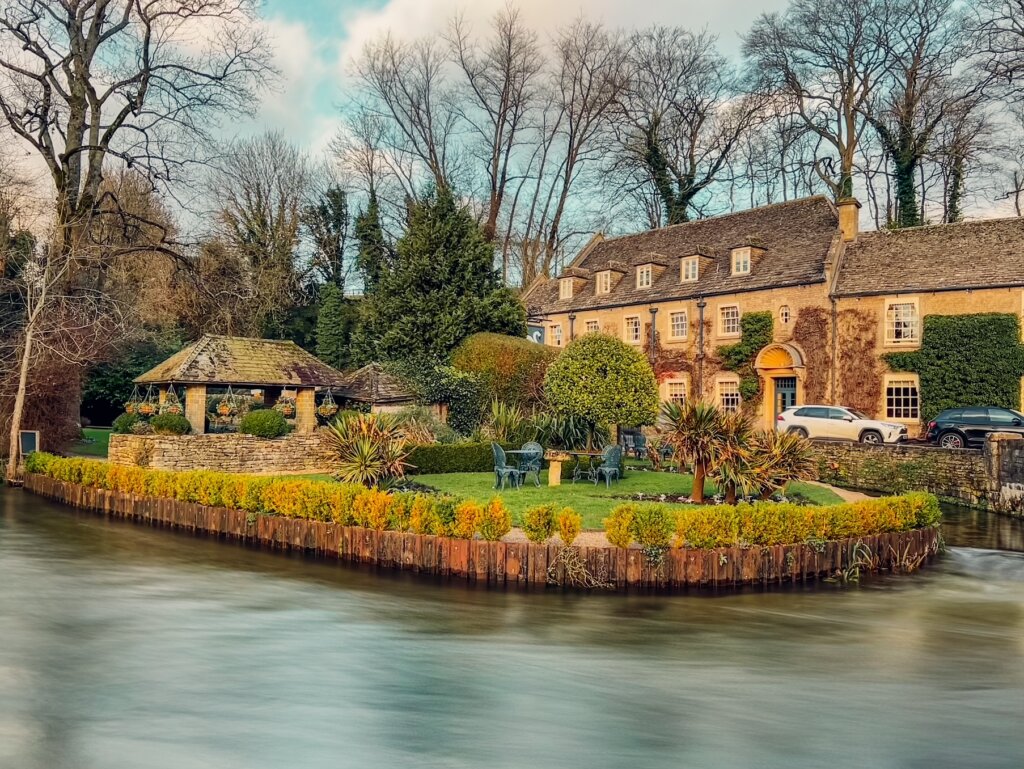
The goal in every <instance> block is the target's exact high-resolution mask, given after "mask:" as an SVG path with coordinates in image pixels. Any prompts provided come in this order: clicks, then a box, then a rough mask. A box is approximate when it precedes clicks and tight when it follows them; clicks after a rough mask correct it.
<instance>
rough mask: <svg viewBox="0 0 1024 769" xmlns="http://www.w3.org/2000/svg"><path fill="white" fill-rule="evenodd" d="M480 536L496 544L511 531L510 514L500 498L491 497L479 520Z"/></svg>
mask: <svg viewBox="0 0 1024 769" xmlns="http://www.w3.org/2000/svg"><path fill="white" fill-rule="evenodd" d="M479 529H480V536H481V537H483V538H484V539H486V540H487V541H488V542H497V541H498V540H499V539H501V538H502V537H504V536H505V535H506V534H508V533H509V532H510V531H511V530H512V513H510V512H509V510H508V508H507V507H506V506H505V503H504V502H502V501H501V497H493V498H492V499H491V501H490V502H488V503H487V506H486V507H485V508H484V510H483V516H482V517H481V519H480V527H479Z"/></svg>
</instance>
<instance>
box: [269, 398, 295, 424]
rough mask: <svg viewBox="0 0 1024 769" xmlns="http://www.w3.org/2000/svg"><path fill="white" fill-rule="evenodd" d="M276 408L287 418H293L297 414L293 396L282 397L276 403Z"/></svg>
mask: <svg viewBox="0 0 1024 769" xmlns="http://www.w3.org/2000/svg"><path fill="white" fill-rule="evenodd" d="M274 410H275V411H280V412H281V414H282V416H284V418H285V419H291V418H292V417H294V416H295V401H294V400H293V399H291V398H280V399H278V401H277V403H275V404H274Z"/></svg>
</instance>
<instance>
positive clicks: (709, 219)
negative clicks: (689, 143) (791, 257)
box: [604, 194, 829, 243]
mask: <svg viewBox="0 0 1024 769" xmlns="http://www.w3.org/2000/svg"><path fill="white" fill-rule="evenodd" d="M812 200H822V201H824V202H826V203H828V202H829V200H828V198H827V197H825V196H824V195H820V194H819V195H807V196H806V197H802V198H794V199H793V200H780V201H779V202H778V203H766V204H765V205H763V206H755V207H754V208H744V209H743V210H742V211H727V212H725V213H724V214H715V215H714V216H705V217H704V218H703V219H692V220H690V221H688V222H679V223H678V224H667V225H665V226H664V227H652V228H649V229H646V230H640V231H639V232H630V233H626V234H624V235H612V236H608V235H605V237H604V242H605V243H607V242H609V241H614V240H622V239H623V238H635V237H637V236H639V235H647V234H649V233H652V232H665V231H666V230H674V229H676V228H678V227H686V226H688V225H693V224H698V223H700V222H714V221H721V220H722V219H728V218H730V217H733V216H744V215H746V214H751V213H754V212H759V211H764V210H766V209H769V208H779V207H781V206H794V205H797V204H798V203H809V202H811V201H812Z"/></svg>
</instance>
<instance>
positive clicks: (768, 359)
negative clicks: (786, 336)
mask: <svg viewBox="0 0 1024 769" xmlns="http://www.w3.org/2000/svg"><path fill="white" fill-rule="evenodd" d="M804 360H805V358H804V352H803V350H801V349H800V347H799V346H798V345H795V344H793V343H791V342H783V343H775V344H770V345H768V346H767V347H765V348H764V349H762V350H761V352H759V353H758V355H757V359H756V360H755V361H754V368H755V369H756V370H757V374H758V376H760V377H761V379H762V382H763V390H764V400H763V402H762V403H763V412H764V414H763V418H764V428H765V429H766V430H773V429H775V418H776V417H777V416H778V415H779V413H780V412H781V411H782V410H783V409H785V408H788V407H789V406H798V405H800V404H802V403H803V402H804V375H805V364H804Z"/></svg>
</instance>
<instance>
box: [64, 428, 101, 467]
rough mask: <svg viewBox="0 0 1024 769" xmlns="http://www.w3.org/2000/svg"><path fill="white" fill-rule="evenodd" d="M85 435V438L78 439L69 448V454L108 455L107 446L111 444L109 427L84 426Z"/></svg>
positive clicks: (83, 455) (86, 455) (82, 455)
mask: <svg viewBox="0 0 1024 769" xmlns="http://www.w3.org/2000/svg"><path fill="white" fill-rule="evenodd" d="M82 433H83V434H84V435H85V439H84V440H77V441H75V442H74V443H72V444H71V446H70V447H69V449H68V453H69V454H74V455H76V456H80V457H102V458H104V459H105V458H106V456H107V447H108V446H109V444H110V428H109V427H85V428H82Z"/></svg>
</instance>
